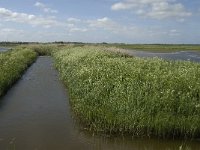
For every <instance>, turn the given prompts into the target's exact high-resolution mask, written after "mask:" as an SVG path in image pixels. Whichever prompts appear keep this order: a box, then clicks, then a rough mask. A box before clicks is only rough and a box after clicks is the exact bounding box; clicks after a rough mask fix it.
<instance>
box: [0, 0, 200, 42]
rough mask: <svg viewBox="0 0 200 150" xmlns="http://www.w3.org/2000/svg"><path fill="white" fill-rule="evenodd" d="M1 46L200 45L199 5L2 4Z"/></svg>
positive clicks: (148, 0) (86, 0)
mask: <svg viewBox="0 0 200 150" xmlns="http://www.w3.org/2000/svg"><path fill="white" fill-rule="evenodd" d="M0 41H39V42H51V41H79V42H120V43H121V42H123V43H185V44H186V43H191V44H200V1H199V0H192V1H191V0H59V1H55V0H15V1H13V0H0Z"/></svg>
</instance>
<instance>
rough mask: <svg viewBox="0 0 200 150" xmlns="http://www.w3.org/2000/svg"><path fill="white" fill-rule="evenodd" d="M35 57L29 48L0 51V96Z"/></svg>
mask: <svg viewBox="0 0 200 150" xmlns="http://www.w3.org/2000/svg"><path fill="white" fill-rule="evenodd" d="M36 57H37V54H36V52H34V51H32V50H30V49H20V48H19V49H15V50H11V51H8V52H4V53H0V70H1V71H0V97H1V96H2V95H3V94H5V92H6V91H7V90H8V89H9V88H10V87H11V86H12V85H13V84H14V83H15V82H16V81H17V80H18V79H19V78H20V77H21V75H22V74H23V72H24V71H25V70H26V69H27V68H28V66H29V65H31V64H32V63H33V62H34V61H35V59H36Z"/></svg>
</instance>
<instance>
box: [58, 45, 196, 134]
mask: <svg viewBox="0 0 200 150" xmlns="http://www.w3.org/2000/svg"><path fill="white" fill-rule="evenodd" d="M102 49H103V48H102V47H101V48H98V47H82V48H80V47H76V48H66V49H63V50H60V51H58V52H56V53H54V58H55V60H56V61H55V62H56V67H57V69H58V71H59V72H60V75H61V78H62V80H63V81H64V83H65V85H66V86H67V87H68V90H69V94H70V102H71V105H72V108H73V110H74V112H75V114H76V116H77V117H78V118H79V119H80V121H81V122H82V123H83V124H84V125H85V127H86V128H87V129H88V130H92V131H93V132H102V133H109V134H115V133H117V134H131V135H133V136H158V137H164V138H166V137H187V138H193V137H200V117H199V115H200V64H198V63H192V62H184V61H166V60H162V59H159V58H148V59H144V58H137V57H133V58H129V57H126V56H124V55H119V54H115V53H112V52H108V51H105V50H102Z"/></svg>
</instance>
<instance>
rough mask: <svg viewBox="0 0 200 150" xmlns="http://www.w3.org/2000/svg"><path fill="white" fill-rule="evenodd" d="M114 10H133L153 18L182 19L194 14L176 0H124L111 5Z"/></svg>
mask: <svg viewBox="0 0 200 150" xmlns="http://www.w3.org/2000/svg"><path fill="white" fill-rule="evenodd" d="M111 9H112V10H115V11H118V10H131V11H133V12H135V13H136V14H137V15H141V16H146V17H150V18H153V19H168V18H176V19H182V18H185V17H189V16H191V15H192V13H191V12H189V11H187V10H186V8H185V7H184V5H183V4H181V3H177V2H176V0H124V1H122V2H118V3H115V4H113V5H112V6H111Z"/></svg>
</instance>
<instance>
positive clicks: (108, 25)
mask: <svg viewBox="0 0 200 150" xmlns="http://www.w3.org/2000/svg"><path fill="white" fill-rule="evenodd" d="M87 23H88V24H89V27H92V28H102V29H104V30H109V31H112V32H118V30H121V29H123V27H122V26H121V25H119V24H118V23H116V22H114V21H113V20H111V19H110V18H107V17H104V18H99V19H96V20H88V21H87Z"/></svg>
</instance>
